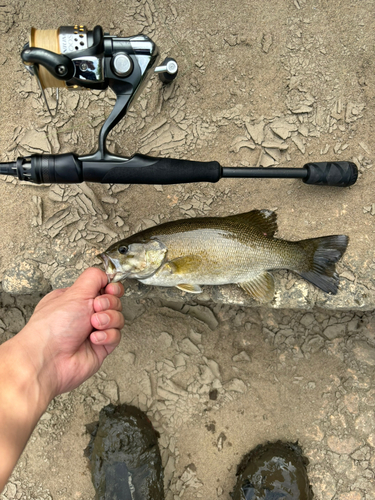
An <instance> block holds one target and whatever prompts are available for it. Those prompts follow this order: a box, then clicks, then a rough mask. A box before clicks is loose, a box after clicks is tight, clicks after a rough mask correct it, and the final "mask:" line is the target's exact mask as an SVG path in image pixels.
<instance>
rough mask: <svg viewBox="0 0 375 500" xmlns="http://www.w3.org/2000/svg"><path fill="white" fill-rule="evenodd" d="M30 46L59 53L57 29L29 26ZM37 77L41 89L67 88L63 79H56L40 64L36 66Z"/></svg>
mask: <svg viewBox="0 0 375 500" xmlns="http://www.w3.org/2000/svg"><path fill="white" fill-rule="evenodd" d="M29 45H30V47H39V48H41V49H46V50H50V51H51V52H55V53H56V54H61V53H62V51H61V49H60V42H59V29H57V30H38V29H36V28H31V33H30V42H29ZM38 77H39V81H40V84H41V86H42V88H43V89H46V88H51V87H52V88H53V87H54V88H57V87H63V88H67V85H66V83H65V82H64V80H58V79H57V78H55V77H54V76H52V75H51V73H50V72H49V71H47V70H46V68H44V67H43V66H42V65H41V64H40V65H39V68H38Z"/></svg>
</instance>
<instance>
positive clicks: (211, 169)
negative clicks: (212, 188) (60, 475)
mask: <svg viewBox="0 0 375 500" xmlns="http://www.w3.org/2000/svg"><path fill="white" fill-rule="evenodd" d="M82 161H83V163H82V165H83V180H85V181H87V182H101V183H105V184H181V183H188V182H217V181H218V180H219V179H220V178H221V166H220V164H219V163H218V162H217V161H210V162H201V161H189V160H177V159H174V158H154V157H152V156H146V155H141V154H136V155H134V156H132V157H131V158H130V159H129V160H126V161H123V162H118V163H115V162H112V163H111V162H107V161H105V162H100V161H98V162H96V161H85V159H82Z"/></svg>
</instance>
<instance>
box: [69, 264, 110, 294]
mask: <svg viewBox="0 0 375 500" xmlns="http://www.w3.org/2000/svg"><path fill="white" fill-rule="evenodd" d="M107 284H108V278H107V275H106V274H105V272H104V271H102V270H101V269H98V268H97V267H89V268H88V269H86V270H85V271H83V273H82V274H81V276H79V277H78V278H77V279H76V281H75V283H74V284H73V285H72V286H71V287H70V288H69V293H71V294H74V295H79V296H80V298H84V299H85V298H94V297H96V296H97V295H98V293H99V291H100V290H101V289H102V288H104V287H105V286H106V285H107Z"/></svg>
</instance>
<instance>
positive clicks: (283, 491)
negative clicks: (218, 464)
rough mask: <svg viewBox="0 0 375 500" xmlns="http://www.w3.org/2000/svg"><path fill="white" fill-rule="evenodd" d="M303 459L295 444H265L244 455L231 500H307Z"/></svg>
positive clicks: (308, 496)
mask: <svg viewBox="0 0 375 500" xmlns="http://www.w3.org/2000/svg"><path fill="white" fill-rule="evenodd" d="M307 464H308V460H307V458H305V457H303V455H302V450H301V448H300V447H299V446H298V444H297V443H296V444H292V443H283V442H282V441H277V442H276V443H267V444H265V445H259V446H257V447H256V448H255V449H254V450H252V451H251V452H250V453H248V454H247V455H245V457H244V458H243V459H242V461H241V463H240V465H239V466H238V469H237V476H238V479H237V483H236V486H235V488H234V491H233V493H232V498H233V500H311V499H312V498H313V496H314V495H313V492H312V489H311V486H310V483H309V480H308V477H307V472H306V465H307Z"/></svg>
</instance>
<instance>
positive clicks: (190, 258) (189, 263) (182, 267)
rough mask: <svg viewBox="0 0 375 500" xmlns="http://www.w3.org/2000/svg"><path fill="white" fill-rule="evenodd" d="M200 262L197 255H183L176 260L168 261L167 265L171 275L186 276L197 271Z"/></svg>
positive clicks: (200, 259)
mask: <svg viewBox="0 0 375 500" xmlns="http://www.w3.org/2000/svg"><path fill="white" fill-rule="evenodd" d="M201 262H202V258H201V257H200V256H199V255H185V256H184V257H178V258H177V259H173V260H170V261H169V262H168V263H167V264H168V266H169V268H170V270H171V271H172V273H173V274H182V275H184V274H187V273H191V272H194V271H196V270H197V269H198V267H199V265H200V264H201Z"/></svg>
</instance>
